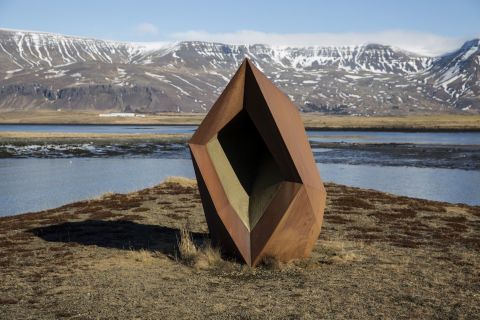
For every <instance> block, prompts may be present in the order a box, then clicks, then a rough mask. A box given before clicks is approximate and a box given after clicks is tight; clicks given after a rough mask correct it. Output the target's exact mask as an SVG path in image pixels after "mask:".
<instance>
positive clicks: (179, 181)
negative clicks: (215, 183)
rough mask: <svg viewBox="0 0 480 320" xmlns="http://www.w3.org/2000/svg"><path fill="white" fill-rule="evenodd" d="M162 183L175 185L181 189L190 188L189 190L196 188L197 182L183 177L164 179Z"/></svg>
mask: <svg viewBox="0 0 480 320" xmlns="http://www.w3.org/2000/svg"><path fill="white" fill-rule="evenodd" d="M164 183H166V184H176V185H179V186H181V187H191V188H193V187H196V186H197V180H195V179H188V178H185V177H175V176H172V177H168V178H167V179H165V181H164Z"/></svg>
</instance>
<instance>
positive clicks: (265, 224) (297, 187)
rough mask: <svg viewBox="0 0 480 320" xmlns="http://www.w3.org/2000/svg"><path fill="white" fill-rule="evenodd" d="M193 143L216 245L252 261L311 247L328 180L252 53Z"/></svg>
mask: <svg viewBox="0 0 480 320" xmlns="http://www.w3.org/2000/svg"><path fill="white" fill-rule="evenodd" d="M188 145H189V147H190V151H191V154H192V160H193V165H194V168H195V174H196V177H197V181H198V187H199V190H200V195H201V198H202V203H203V208H204V211H205V217H206V220H207V224H208V228H209V231H210V235H211V238H212V242H213V243H214V245H217V246H219V247H220V248H221V249H222V251H223V252H225V253H230V254H233V255H236V256H237V257H241V258H243V260H244V261H245V263H247V264H248V265H250V266H255V265H257V264H258V263H259V262H260V261H262V259H263V258H264V257H267V256H269V257H275V258H277V259H279V260H281V261H286V260H290V259H293V258H305V257H308V256H309V255H310V252H311V250H312V248H313V246H314V244H315V242H316V240H317V238H318V235H319V234H320V228H321V226H322V220H323V211H324V208H325V198H326V193H325V188H324V186H323V183H322V180H321V178H320V175H319V173H318V170H317V167H316V165H315V161H314V158H313V154H312V151H311V149H310V145H309V143H308V140H307V135H306V133H305V129H304V127H303V123H302V120H301V118H300V114H299V112H298V110H297V108H296V107H295V106H294V105H293V103H292V102H291V101H290V99H289V98H288V97H287V96H286V95H285V94H284V93H282V92H281V91H280V90H279V89H278V88H276V87H275V85H274V84H273V83H272V82H270V80H268V79H267V78H266V77H265V75H264V74H263V73H262V72H260V71H259V70H258V69H257V68H256V67H255V66H254V65H253V64H252V63H251V62H250V61H249V60H248V59H245V61H244V62H243V63H242V65H241V66H240V68H239V69H238V71H237V72H236V74H235V75H234V76H233V78H232V80H231V81H230V83H229V84H228V85H227V87H226V88H225V90H224V91H223V93H222V94H221V96H220V97H219V98H218V100H217V101H216V102H215V104H214V105H213V107H212V109H211V110H210V112H209V113H208V114H207V116H206V117H205V119H204V120H203V122H202V123H201V125H200V126H199V127H198V129H197V131H196V132H195V134H194V135H193V137H192V138H191V139H190V141H189V143H188Z"/></svg>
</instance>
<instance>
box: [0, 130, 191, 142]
mask: <svg viewBox="0 0 480 320" xmlns="http://www.w3.org/2000/svg"><path fill="white" fill-rule="evenodd" d="M189 137H190V135H187V134H148V133H147V134H145V133H141V134H128V133H76V132H73V133H63V132H25V131H0V144H31V143H40V144H48V143H52V144H55V143H58V144H71V143H89V142H97V143H113V142H114V143H130V142H131V143H135V142H156V143H184V142H186V141H187V140H188V138H189Z"/></svg>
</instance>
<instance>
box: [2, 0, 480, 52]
mask: <svg viewBox="0 0 480 320" xmlns="http://www.w3.org/2000/svg"><path fill="white" fill-rule="evenodd" d="M479 17H480V1H473V0H470V1H468V0H463V1H462V0H456V1H441V0H438V1H427V0H423V1H422V0H416V1H411V0H406V1H393V0H392V1H387V0H383V1H380V0H378V1H376V0H364V1H353V0H352V1H346V0H335V1H302V0H295V1H281V0H278V1H259V0H257V1H250V0H244V1H227V0H223V1H182V0H176V1H175V0H174V1H171V0H170V1H142V0H135V1H122V0H117V1H106V0H105V1H101V0H97V1H92V0H78V1H74V0H69V1H65V0H64V1H60V0H42V1H33V0H31V1H22V0H15V1H13V0H0V27H2V28H11V29H23V30H38V31H47V32H55V33H62V34H69V35H78V36H86V37H95V38H101V39H109V40H121V41H136V42H144V41H177V40H206V41H220V42H228V43H259V42H263V43H269V44H272V45H339V44H345V45H347V44H358V43H364V42H382V43H386V44H392V45H395V46H399V47H402V48H404V49H407V50H412V51H417V52H419V53H426V54H437V53H439V52H442V51H446V50H449V49H451V48H453V47H455V46H457V45H459V44H460V43H461V42H463V41H465V40H466V39H470V38H474V37H479V36H480V18H479Z"/></svg>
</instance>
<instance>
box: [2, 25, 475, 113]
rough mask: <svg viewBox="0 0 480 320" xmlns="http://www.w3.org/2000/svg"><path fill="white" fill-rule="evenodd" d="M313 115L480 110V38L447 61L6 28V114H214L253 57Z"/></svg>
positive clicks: (374, 47) (388, 51) (365, 51)
mask: <svg viewBox="0 0 480 320" xmlns="http://www.w3.org/2000/svg"><path fill="white" fill-rule="evenodd" d="M245 57H249V58H251V59H252V60H253V61H254V63H255V64H256V65H257V66H258V67H259V68H260V69H261V70H262V71H264V72H265V73H266V74H267V76H269V77H270V78H271V79H272V80H273V81H274V82H275V83H276V85H278V86H279V87H280V88H281V89H282V90H283V91H284V92H285V93H286V94H288V95H289V96H290V97H291V98H292V99H293V100H294V102H295V103H296V104H297V105H298V107H299V108H300V109H301V110H303V111H320V112H325V113H334V114H363V115H380V114H408V113H438V112H458V111H462V110H463V111H464V112H467V111H468V112H478V111H479V110H480V101H479V88H480V83H479V80H478V79H479V63H480V54H479V40H472V41H470V42H467V43H466V44H465V45H464V46H463V47H462V48H460V49H459V50H457V51H455V52H453V53H451V54H448V55H445V56H442V57H438V58H430V57H423V56H418V55H415V54H413V53H409V52H405V51H402V50H398V49H394V48H392V47H389V46H384V45H379V44H368V45H363V46H344V47H305V48H285V47H270V46H266V45H226V44H220V43H208V42H195V41H189V42H180V43H172V44H167V43H155V44H135V43H122V42H114V41H104V40H95V39H87V38H80V37H70V36H63V35H55V34H49V33H41V32H27V31H12V30H0V110H18V109H30V108H36V109H38V108H49V109H57V108H62V109H94V110H117V111H125V110H127V111H140V112H161V111H178V112H205V111H207V110H208V108H209V107H210V106H211V105H212V104H213V102H214V101H215V99H216V98H217V97H218V95H219V94H220V93H221V91H222V90H223V88H224V87H225V85H226V83H227V82H228V80H229V78H230V77H231V76H232V74H233V72H234V71H235V70H236V68H237V67H238V66H239V64H240V63H241V61H242V60H243V59H244V58H245Z"/></svg>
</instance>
